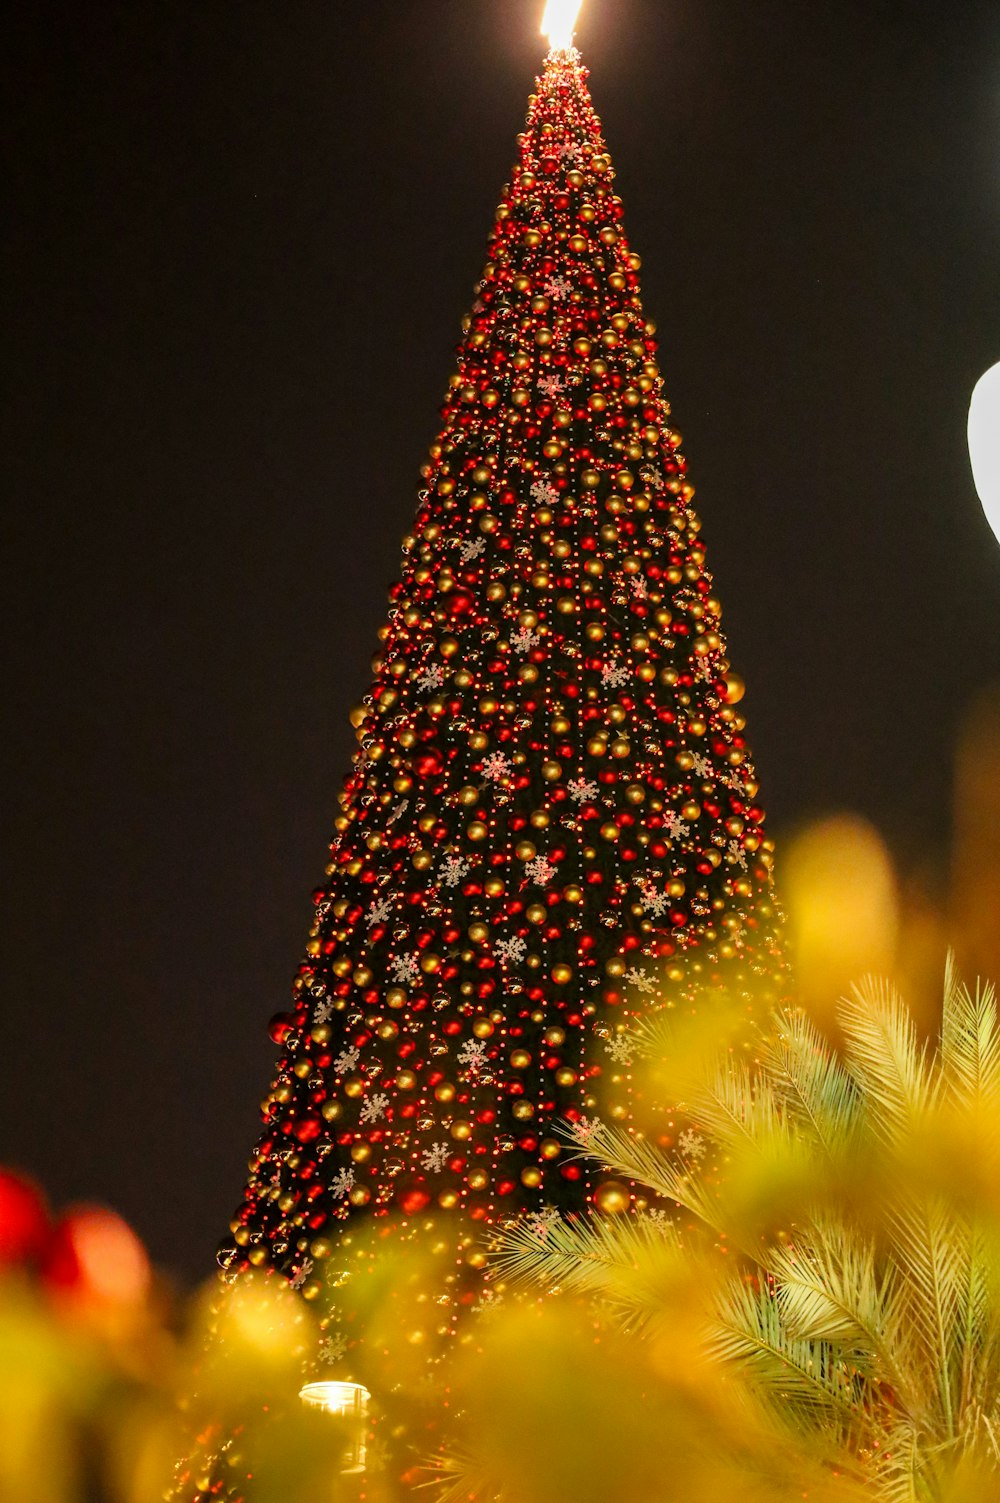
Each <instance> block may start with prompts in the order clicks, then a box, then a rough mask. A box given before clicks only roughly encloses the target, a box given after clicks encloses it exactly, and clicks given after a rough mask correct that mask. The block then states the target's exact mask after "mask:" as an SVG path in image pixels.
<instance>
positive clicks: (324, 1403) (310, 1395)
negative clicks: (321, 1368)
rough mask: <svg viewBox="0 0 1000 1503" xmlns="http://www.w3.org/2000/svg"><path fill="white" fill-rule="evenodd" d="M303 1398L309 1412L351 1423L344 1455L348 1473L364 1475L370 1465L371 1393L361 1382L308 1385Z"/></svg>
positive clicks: (302, 1394)
mask: <svg viewBox="0 0 1000 1503" xmlns="http://www.w3.org/2000/svg"><path fill="white" fill-rule="evenodd" d="M299 1398H300V1399H301V1400H302V1402H303V1404H305V1405H306V1406H307V1407H308V1408H309V1409H321V1410H322V1411H323V1413H324V1414H332V1415H334V1416H336V1418H337V1419H345V1420H349V1421H350V1422H351V1423H350V1428H349V1431H348V1434H347V1437H346V1440H347V1447H346V1450H345V1453H344V1466H343V1471H344V1472H345V1473H350V1472H363V1471H364V1470H365V1464H366V1460H367V1457H366V1448H365V1435H366V1429H367V1423H368V1401H369V1399H370V1398H371V1394H370V1393H369V1392H368V1390H367V1388H363V1387H362V1386H361V1384H360V1383H336V1382H322V1383H307V1384H306V1386H305V1388H303V1389H302V1390H301V1391H300V1393H299Z"/></svg>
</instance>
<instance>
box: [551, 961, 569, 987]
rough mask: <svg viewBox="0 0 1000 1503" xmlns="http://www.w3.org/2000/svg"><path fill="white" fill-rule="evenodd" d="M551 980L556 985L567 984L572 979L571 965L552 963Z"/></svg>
mask: <svg viewBox="0 0 1000 1503" xmlns="http://www.w3.org/2000/svg"><path fill="white" fill-rule="evenodd" d="M552 980H553V981H554V982H555V983H556V985H557V986H568V985H569V983H570V982H571V981H572V980H573V967H572V966H571V965H554V966H553V967H552Z"/></svg>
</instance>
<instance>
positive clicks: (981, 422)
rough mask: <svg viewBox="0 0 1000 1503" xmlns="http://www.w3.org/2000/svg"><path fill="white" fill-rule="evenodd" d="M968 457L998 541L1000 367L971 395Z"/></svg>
mask: <svg viewBox="0 0 1000 1503" xmlns="http://www.w3.org/2000/svg"><path fill="white" fill-rule="evenodd" d="M969 454H970V456H971V458H972V475H973V479H974V480H975V482H976V490H977V491H978V492H979V499H980V501H981V502H982V503H983V511H984V512H985V513H986V520H987V521H988V522H989V524H990V526H991V527H992V528H993V531H994V532H995V533H996V536H997V538H998V539H1000V364H998V365H994V366H992V367H991V369H990V370H988V371H987V372H986V374H985V376H983V377H982V379H981V380H980V381H979V382H978V383H977V385H976V389H975V391H974V392H973V393H972V406H971V407H970V408H969Z"/></svg>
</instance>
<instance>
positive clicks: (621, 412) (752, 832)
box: [220, 51, 779, 1325]
mask: <svg viewBox="0 0 1000 1503" xmlns="http://www.w3.org/2000/svg"><path fill="white" fill-rule="evenodd" d="M586 79H587V72H586V70H585V68H584V67H583V65H582V63H581V61H580V58H579V55H578V54H577V53H576V52H575V51H554V52H552V53H551V54H550V56H549V58H548V60H547V62H546V65H545V69H544V73H543V76H542V78H541V79H540V80H539V82H538V85H537V94H536V95H535V96H534V97H533V98H532V101H531V108H530V113H529V117H528V122H527V127H526V130H525V132H524V134H523V135H522V136H521V137H520V138H519V141H518V146H519V157H518V162H517V166H516V168H515V171H514V174H513V178H512V181H511V183H510V185H509V186H508V188H507V189H506V190H505V192H504V197H503V202H502V203H501V205H500V207H499V209H498V211H497V218H496V223H495V226H494V229H493V232H492V235H491V237H490V243H489V252H488V259H487V263H486V267H485V270H484V272H483V276H482V281H481V283H480V284H479V287H478V289H477V296H476V301H475V304H474V306H473V309H472V312H471V314H470V316H469V317H468V318H467V319H466V321H465V325H464V331H465V332H464V339H463V342H462V344H461V346H460V349H459V352H458V368H457V372H456V374H455V375H454V376H453V377H452V379H451V384H450V388H449V392H448V396H447V399H446V402H445V406H444V409H443V426H442V429H441V432H440V435H439V437H438V438H437V440H436V441H435V443H434V444H433V445H432V447H431V450H430V457H429V459H428V462H427V464H426V465H425V466H424V468H423V471H422V474H423V479H424V486H423V489H422V490H421V492H420V505H419V509H418V512H417V516H416V521H415V525H414V529H413V533H412V535H411V536H409V537H408V538H407V539H406V540H405V543H404V550H405V551H404V561H403V574H402V580H401V582H400V583H399V584H398V585H396V586H395V587H394V588H393V590H392V592H391V606H390V610H389V615H388V620H387V622H386V625H385V626H384V628H383V630H382V632H381V637H382V643H383V646H382V650H381V653H380V655H379V659H378V661H377V668H376V673H375V680H374V683H373V684H372V687H371V691H370V693H369V695H368V696H367V698H366V700H365V702H364V707H363V715H362V716H360V717H358V726H357V728H358V737H359V742H360V747H359V751H358V754H357V757H356V759H355V763H354V767H353V770H352V772H351V774H350V775H349V777H348V779H347V783H346V788H345V791H344V793H343V794H342V796H341V806H342V813H341V816H340V818H339V819H338V821H337V833H336V838H335V840H334V843H333V847H332V854H331V861H330V865H329V867H328V868H327V880H326V882H325V884H324V886H323V887H322V889H321V890H319V891H318V892H317V894H316V917H315V923H314V926H313V930H312V935H311V938H310V940H309V944H308V946H307V953H306V956H305V959H304V961H303V963H302V965H301V967H300V972H299V976H298V979H297V981H296V987H295V1002H294V1010H293V1011H290V1012H289V1013H287V1014H283V1015H281V1016H279V1018H277V1019H276V1020H275V1022H274V1024H273V1025H272V1029H273V1033H274V1037H275V1039H276V1041H277V1042H278V1044H279V1045H280V1046H281V1056H280V1060H279V1063H278V1067H277V1072H276V1075H275V1078H274V1082H273V1085H272V1088H271V1091H270V1093H269V1095H268V1096H267V1098H266V1100H265V1102H264V1104H263V1117H264V1123H265V1126H264V1132H263V1136H262V1137H261V1139H260V1141H259V1143H258V1145H257V1148H256V1152H255V1155H254V1159H253V1167H252V1173H251V1177H250V1181H249V1184H248V1187H247V1190H246V1194H245V1198H244V1200H243V1204H242V1206H241V1207H240V1209H239V1211H238V1213H237V1216H236V1218H235V1220H234V1221H233V1223H232V1231H233V1237H232V1239H230V1240H229V1241H228V1242H227V1243H226V1244H224V1247H223V1249H222V1251H221V1253H220V1259H221V1261H222V1262H223V1264H224V1265H225V1266H228V1267H229V1268H230V1269H237V1268H239V1267H240V1266H243V1265H244V1264H246V1263H248V1262H249V1263H251V1264H254V1265H258V1266H261V1265H262V1266H267V1267H272V1268H274V1269H276V1270H279V1271H280V1272H281V1273H283V1274H284V1275H286V1276H287V1277H288V1278H289V1279H290V1280H292V1281H293V1283H294V1284H295V1286H296V1287H301V1288H304V1289H305V1291H306V1293H309V1292H311V1291H312V1292H315V1289H314V1287H313V1286H315V1285H316V1284H317V1281H318V1279H319V1276H320V1272H321V1269H320V1266H319V1261H320V1259H321V1258H322V1256H323V1255H324V1254H325V1253H327V1252H328V1251H330V1250H331V1249H332V1248H334V1247H336V1246H338V1245H339V1240H340V1237H341V1232H342V1231H343V1229H344V1227H345V1223H348V1222H353V1221H354V1219H355V1218H357V1217H358V1216H359V1215H362V1214H363V1215H364V1216H365V1217H366V1218H369V1221H370V1222H371V1220H372V1219H374V1223H375V1225H376V1226H377V1225H378V1223H379V1221H381V1222H383V1223H384V1224H385V1226H386V1227H388V1226H389V1225H390V1224H391V1225H393V1226H397V1227H401V1228H402V1229H403V1233H404V1235H405V1231H406V1228H407V1227H408V1226H409V1227H410V1228H411V1229H412V1230H413V1232H414V1233H415V1234H417V1233H418V1232H419V1228H420V1226H421V1225H422V1224H423V1222H424V1220H425V1218H426V1217H427V1216H428V1215H429V1214H431V1213H433V1212H435V1211H437V1212H442V1211H443V1212H446V1213H449V1214H450V1213H464V1215H463V1217H462V1221H463V1224H464V1225H466V1226H468V1224H469V1222H470V1221H471V1223H472V1224H473V1225H475V1224H479V1225H480V1226H488V1225H490V1224H493V1223H496V1222H498V1221H503V1220H505V1219H507V1218H509V1217H510V1216H512V1215H516V1214H518V1213H520V1212H539V1211H541V1210H543V1208H557V1209H559V1210H562V1211H573V1210H581V1209H583V1208H584V1207H585V1206H586V1205H587V1203H588V1200H590V1199H592V1197H593V1194H594V1184H593V1182H592V1180H591V1179H590V1178H589V1177H588V1175H589V1171H588V1170H585V1169H583V1168H581V1166H580V1164H579V1163H578V1162H575V1161H574V1160H573V1157H572V1154H571V1153H570V1152H568V1151H567V1150H566V1149H565V1144H562V1145H561V1144H560V1140H559V1136H558V1125H559V1124H560V1123H561V1122H564V1121H565V1120H567V1119H569V1120H570V1121H580V1120H581V1119H582V1120H584V1121H585V1120H586V1119H587V1117H588V1114H591V1115H592V1114H593V1113H594V1111H595V1109H596V1105H597V1099H598V1094H599V1093H600V1095H601V1101H602V1108H603V1103H604V1101H605V1100H606V1099H607V1090H608V1089H609V1088H612V1096H613V1098H614V1099H616V1100H618V1101H619V1106H618V1107H617V1108H616V1109H615V1113H614V1114H615V1115H616V1116H617V1117H618V1119H619V1120H627V1118H628V1110H629V1107H628V1098H629V1091H630V1084H629V1078H628V1069H627V1065H628V1054H629V1050H628V1041H627V1039H625V1038H623V1036H622V1035H623V1034H624V1032H625V1030H626V1029H627V1026H628V1024H629V1022H630V1021H631V1020H632V1019H634V1018H635V1016H636V1015H638V1014H642V1013H645V1012H647V1011H648V1010H649V1009H650V1008H653V1007H656V1006H657V1005H660V1004H670V1003H676V1001H677V999H678V998H684V999H689V998H692V997H693V996H694V995H695V981H697V982H698V983H701V982H707V981H711V980H713V979H714V980H718V979H720V978H722V977H723V976H724V978H725V980H726V984H727V985H728V986H730V987H732V986H733V985H738V986H739V985H742V986H744V987H745V988H746V989H747V990H749V989H750V983H751V980H752V978H753V976H754V974H755V973H756V976H757V978H760V977H761V976H766V974H767V973H768V972H771V973H775V972H776V971H777V968H778V965H779V961H778V947H777V940H776V937H775V936H776V928H775V924H776V918H775V908H774V902H773V897H772V891H771V870H770V868H771V847H770V844H769V842H768V841H767V840H766V839H765V838H764V836H763V833H762V826H763V820H764V815H763V812H762V810H761V807H760V804H759V802H758V790H757V783H756V780H755V776H754V771H753V767H752V764H751V761H750V756H749V752H748V749H747V745H746V742H745V739H744V734H743V732H744V724H743V720H742V717H741V716H740V714H739V712H738V710H737V709H736V708H735V707H734V705H735V701H736V700H737V699H738V697H739V695H740V693H741V688H740V686H739V681H738V680H737V679H735V677H733V676H732V675H731V674H730V666H729V662H728V659H727V656H726V645H725V641H724V638H723V635H722V629H721V625H720V606H719V602H718V600H717V598H716V596H715V592H714V590H713V585H712V578H711V575H710V574H709V573H708V571H707V569H706V564H705V548H704V545H703V543H702V541H701V536H700V533H701V524H700V522H699V520H698V517H697V515H696V514H695V511H694V509H693V500H694V490H693V487H692V486H691V485H690V484H689V482H688V478H687V465H686V462H685V460H684V458H683V456H682V455H681V453H680V451H679V447H678V446H679V444H680V436H679V435H678V434H677V433H675V432H673V431H672V429H671V425H670V407H669V404H668V403H667V402H666V401H665V399H664V396H663V393H662V383H661V378H660V374H659V370H658V367H657V364H656V341H655V339H654V337H653V333H654V331H653V327H652V325H650V324H648V323H647V322H646V319H645V316H644V313H643V310H642V305H641V302H640V296H639V275H638V271H639V258H638V256H637V255H635V254H634V253H633V252H632V251H631V249H630V247H629V243H628V240H627V238H626V235H625V231H624V228H623V221H622V205H621V201H620V200H619V199H618V198H617V197H616V195H615V192H614V177H613V173H612V170H611V164H610V160H609V158H608V155H607V151H606V149H605V146H604V142H603V139H602V135H601V127H600V123H599V120H598V118H597V115H596V113H595V111H594V108H593V105H592V102H591V99H590V95H589V93H588V89H587V84H586ZM692 966H693V967H694V970H693V971H692ZM609 1076H610V1077H613V1080H612V1081H609V1079H608V1077H609ZM615 1092H617V1096H615V1094H614V1093H615ZM458 1303H460V1302H459V1301H458V1300H457V1299H456V1301H455V1304H456V1305H457V1304H458ZM458 1314H459V1311H458V1309H457V1308H456V1309H454V1310H452V1311H450V1312H447V1313H446V1315H445V1317H444V1319H445V1324H446V1325H447V1324H448V1322H449V1321H451V1322H452V1323H453V1324H454V1323H456V1322H457V1319H458Z"/></svg>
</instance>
